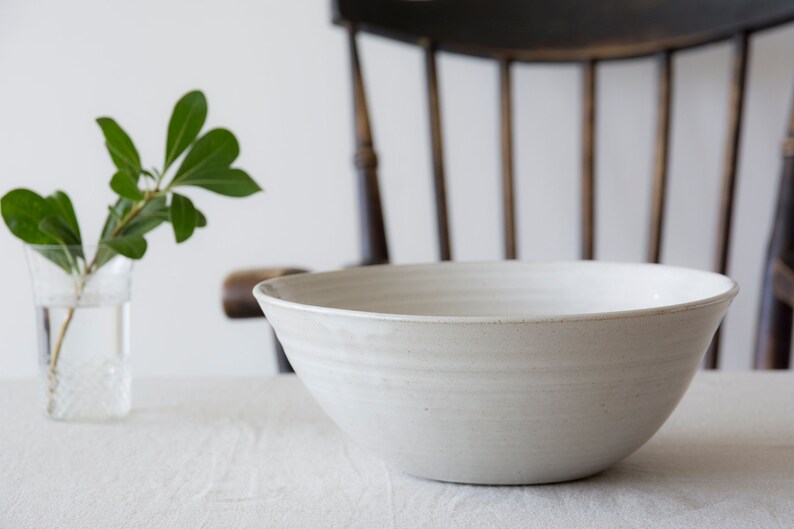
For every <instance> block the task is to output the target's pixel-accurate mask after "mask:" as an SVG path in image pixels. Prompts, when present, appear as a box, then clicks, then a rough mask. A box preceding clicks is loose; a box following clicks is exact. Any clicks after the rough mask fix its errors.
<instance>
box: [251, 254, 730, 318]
mask: <svg viewBox="0 0 794 529" xmlns="http://www.w3.org/2000/svg"><path fill="white" fill-rule="evenodd" d="M502 263H520V264H527V265H532V264H534V265H543V266H555V265H557V266H562V265H576V266H581V265H584V266H589V265H590V264H591V263H592V264H594V265H606V266H614V265H617V266H625V267H633V268H656V267H658V268H664V269H667V270H675V271H679V272H684V273H692V272H696V273H698V274H704V275H709V276H712V277H715V278H722V279H724V280H726V281H727V284H728V285H730V288H727V289H726V290H724V291H723V292H720V293H719V294H715V295H713V296H708V297H705V298H701V299H696V300H694V301H687V302H683V303H673V304H669V305H662V306H658V307H646V308H639V309H626V310H613V311H602V312H586V313H570V314H554V315H542V314H540V315H533V316H510V317H505V316H441V315H419V314H395V313H389V312H371V311H364V310H355V309H343V308H338V307H326V306H321V305H311V304H308V303H300V302H297V301H290V300H286V299H283V298H280V297H278V296H276V295H272V294H269V293H268V292H267V289H269V288H272V287H273V285H278V284H279V283H288V282H291V281H300V278H301V277H302V276H305V275H306V274H310V275H312V276H314V277H316V276H319V275H329V276H333V275H344V274H350V273H352V274H355V273H356V272H357V271H359V270H363V269H366V270H373V269H379V268H406V269H408V268H428V267H439V266H450V267H454V266H461V265H462V266H466V265H470V266H477V265H479V266H482V265H498V266H502ZM738 293H739V284H738V283H737V282H736V281H734V280H733V279H731V278H730V277H728V276H726V275H724V274H719V273H717V272H711V271H708V270H700V269H697V268H691V267H684V266H672V265H665V264H658V263H635V262H625V261H597V260H593V261H589V260H578V261H577V260H571V261H522V260H507V261H506V260H501V261H434V262H426V263H409V264H391V263H385V264H377V265H367V266H356V267H352V268H342V269H336V270H326V271H320V272H306V273H302V274H295V275H289V276H282V277H276V278H272V279H268V280H266V281H261V282H259V283H257V284H256V285H255V286H254V288H253V295H254V297H255V298H256V299H257V301H258V302H259V303H260V305H261V306H262V308H263V309H264V305H273V306H277V307H282V308H285V309H290V310H293V311H299V312H309V313H313V314H324V315H337V316H345V317H347V318H356V319H365V320H379V321H392V322H416V323H467V324H473V323H486V324H493V323H506V324H514V323H566V322H577V321H599V320H612V319H625V318H636V317H645V316H655V315H662V314H672V313H676V312H682V311H690V310H695V309H699V308H703V307H708V306H711V305H716V304H720V303H723V302H725V301H727V302H731V301H732V300H733V298H735V297H736V295H737V294H738Z"/></svg>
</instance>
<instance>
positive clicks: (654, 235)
mask: <svg viewBox="0 0 794 529" xmlns="http://www.w3.org/2000/svg"><path fill="white" fill-rule="evenodd" d="M658 60H659V78H658V79H659V87H658V89H657V90H658V98H659V102H658V104H659V106H658V113H657V117H656V145H655V152H654V162H653V194H652V195H651V231H650V235H649V237H648V261H649V262H651V263H658V262H659V261H660V260H661V250H662V235H663V230H664V210H665V201H666V198H667V173H668V169H667V168H668V159H669V152H670V112H671V102H672V81H673V71H672V70H673V69H672V53H671V52H669V51H664V52H662V53H660V54H659V59H658Z"/></svg>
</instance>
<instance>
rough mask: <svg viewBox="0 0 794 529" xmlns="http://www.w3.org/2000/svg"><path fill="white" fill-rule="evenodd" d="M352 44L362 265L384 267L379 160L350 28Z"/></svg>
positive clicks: (385, 252) (386, 255)
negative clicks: (381, 264)
mask: <svg viewBox="0 0 794 529" xmlns="http://www.w3.org/2000/svg"><path fill="white" fill-rule="evenodd" d="M347 32H348V37H349V44H350V64H351V69H352V74H353V79H352V81H353V111H354V119H355V132H356V154H355V157H354V160H355V164H356V169H357V171H358V192H359V195H360V200H359V219H360V229H361V241H362V242H361V245H362V248H361V250H362V254H363V256H362V257H363V262H364V263H363V264H377V263H385V262H388V260H389V250H388V247H387V245H386V230H385V228H384V225H383V208H382V207H381V201H380V189H379V186H378V157H377V154H376V153H375V149H374V145H373V141H372V129H371V127H370V121H369V110H368V109H367V98H366V93H365V91H364V79H363V76H362V74H361V63H360V61H359V54H358V45H357V43H356V28H355V26H354V25H353V24H348V26H347Z"/></svg>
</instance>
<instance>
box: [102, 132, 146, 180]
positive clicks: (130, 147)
mask: <svg viewBox="0 0 794 529" xmlns="http://www.w3.org/2000/svg"><path fill="white" fill-rule="evenodd" d="M96 122H97V123H98V124H99V127H100V128H101V129H102V134H104V135H105V145H106V146H107V148H108V152H110V158H111V159H112V160H113V163H114V164H115V166H116V167H118V168H119V169H120V170H121V171H124V172H125V173H127V174H129V175H130V176H138V175H139V174H140V172H141V158H140V156H139V155H138V151H137V149H135V145H134V144H133V143H132V140H131V139H130V137H129V136H128V135H127V133H126V132H124V129H122V128H121V127H120V126H119V124H118V123H116V121H115V120H114V119H113V118H97V120H96Z"/></svg>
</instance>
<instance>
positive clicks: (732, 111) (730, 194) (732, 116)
mask: <svg viewBox="0 0 794 529" xmlns="http://www.w3.org/2000/svg"><path fill="white" fill-rule="evenodd" d="M748 48H749V38H748V34H747V32H744V31H743V32H741V33H739V34H737V35H736V37H734V52H733V61H732V65H731V88H730V95H729V100H728V105H729V106H728V132H727V137H726V145H725V158H724V165H723V173H722V189H721V191H720V203H719V213H718V215H719V216H718V223H717V248H716V253H715V264H714V268H715V270H716V271H717V272H719V273H721V274H724V273H726V272H727V270H728V257H729V255H730V242H731V221H732V219H733V204H734V197H735V191H736V172H737V166H738V160H739V139H740V132H741V130H742V111H743V109H744V92H745V86H746V84H747V54H748ZM721 334H722V330H721V329H720V330H718V331H717V334H716V335H715V336H714V341H712V342H711V347H710V348H709V350H708V352H707V353H706V358H705V360H704V367H706V368H707V369H717V366H718V364H719V352H720V335H721Z"/></svg>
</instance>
